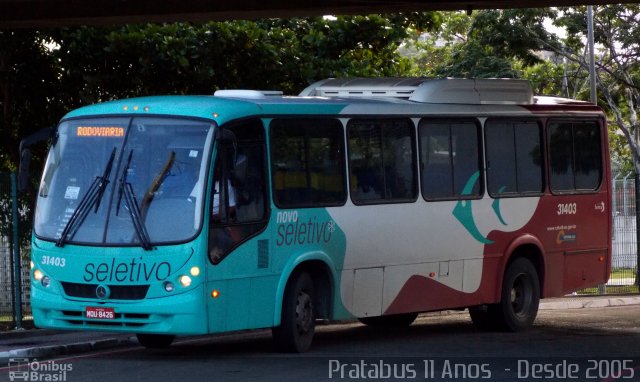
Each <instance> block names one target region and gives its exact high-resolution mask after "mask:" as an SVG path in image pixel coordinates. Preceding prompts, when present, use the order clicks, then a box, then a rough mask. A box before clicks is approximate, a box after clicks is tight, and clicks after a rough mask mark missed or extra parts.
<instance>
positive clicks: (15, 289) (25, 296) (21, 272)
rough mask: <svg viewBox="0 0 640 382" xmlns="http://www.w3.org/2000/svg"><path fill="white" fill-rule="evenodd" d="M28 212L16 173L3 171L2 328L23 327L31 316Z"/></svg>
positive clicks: (0, 225)
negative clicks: (25, 228) (25, 320)
mask: <svg viewBox="0 0 640 382" xmlns="http://www.w3.org/2000/svg"><path fill="white" fill-rule="evenodd" d="M21 204H22V206H20V205H21ZM29 215H30V214H29V211H28V207H27V204H26V203H21V201H20V200H19V199H18V197H17V191H16V176H15V174H6V173H0V330H2V329H7V328H20V327H21V326H22V321H23V319H29V318H30V317H29V316H30V314H31V313H30V310H31V308H30V304H29V297H30V295H29V292H30V288H29V285H30V284H29V280H30V278H29V268H30V267H29V264H30V262H29V248H28V247H27V246H26V245H25V242H28V239H26V235H28V234H29V232H30V230H27V231H26V232H25V230H24V226H30V222H29ZM21 223H22V224H21ZM20 231H22V232H20ZM20 233H22V235H21V234H20Z"/></svg>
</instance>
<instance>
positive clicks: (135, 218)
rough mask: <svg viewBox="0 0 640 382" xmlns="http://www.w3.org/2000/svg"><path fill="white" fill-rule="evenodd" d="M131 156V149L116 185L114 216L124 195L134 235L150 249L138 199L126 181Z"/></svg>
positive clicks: (141, 243) (143, 245)
mask: <svg viewBox="0 0 640 382" xmlns="http://www.w3.org/2000/svg"><path fill="white" fill-rule="evenodd" d="M132 157H133V150H131V151H129V157H128V159H127V165H126V166H125V167H124V170H123V171H122V175H121V176H120V185H119V186H118V203H117V205H116V216H118V214H119V213H120V203H121V202H122V197H123V196H124V203H125V205H126V207H127V210H128V211H129V216H131V221H132V222H133V228H134V230H135V231H136V236H138V240H140V245H142V248H143V249H144V250H146V251H150V250H151V248H152V247H151V239H150V238H149V233H148V232H147V228H146V227H145V225H144V221H143V220H142V218H141V214H140V207H138V201H137V200H136V195H135V193H134V192H133V186H131V183H129V182H127V174H128V173H129V167H130V166H131V158H132Z"/></svg>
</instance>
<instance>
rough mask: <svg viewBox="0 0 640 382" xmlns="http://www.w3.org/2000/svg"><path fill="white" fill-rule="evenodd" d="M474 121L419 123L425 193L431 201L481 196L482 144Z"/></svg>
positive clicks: (427, 121) (429, 121)
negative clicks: (479, 176)
mask: <svg viewBox="0 0 640 382" xmlns="http://www.w3.org/2000/svg"><path fill="white" fill-rule="evenodd" d="M478 131H479V129H478V125H477V124H476V122H475V121H449V120H442V121H439V120H423V121H421V122H420V168H421V169H422V194H423V197H424V198H425V199H427V200H429V199H452V198H458V197H473V196H479V195H481V194H482V187H481V185H482V182H481V181H480V180H479V179H477V180H475V181H473V180H474V176H476V175H477V174H479V173H480V142H479V140H478Z"/></svg>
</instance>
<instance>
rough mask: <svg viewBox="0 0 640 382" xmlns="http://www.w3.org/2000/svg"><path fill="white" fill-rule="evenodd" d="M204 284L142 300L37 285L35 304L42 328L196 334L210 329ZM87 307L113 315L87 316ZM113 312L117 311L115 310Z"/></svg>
mask: <svg viewBox="0 0 640 382" xmlns="http://www.w3.org/2000/svg"><path fill="white" fill-rule="evenodd" d="M203 288H204V286H203V285H200V286H198V287H196V288H194V289H192V290H190V291H188V292H185V293H181V294H177V295H174V296H169V297H162V298H153V299H144V300H139V301H126V302H122V301H118V302H110V301H109V302H103V301H82V300H69V299H68V298H65V297H64V296H61V295H59V294H54V293H47V292H46V291H44V290H42V289H40V288H33V289H32V295H31V307H32V312H33V320H34V324H35V325H36V326H37V327H39V328H50V329H67V330H96V331H112V332H127V333H154V334H175V335H195V334H206V333H207V330H208V328H207V312H206V309H205V303H204V300H203V293H204V292H203ZM87 308H89V310H95V309H96V308H98V309H102V310H103V311H108V312H109V314H108V316H111V315H113V318H87ZM111 312H112V313H113V314H111Z"/></svg>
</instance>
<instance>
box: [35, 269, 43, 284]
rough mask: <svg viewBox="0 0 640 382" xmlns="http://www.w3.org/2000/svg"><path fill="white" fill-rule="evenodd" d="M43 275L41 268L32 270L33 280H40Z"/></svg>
mask: <svg viewBox="0 0 640 382" xmlns="http://www.w3.org/2000/svg"><path fill="white" fill-rule="evenodd" d="M43 277H44V274H43V273H42V271H41V270H39V269H36V270H35V271H33V278H34V280H36V281H40V280H42V278H43Z"/></svg>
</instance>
